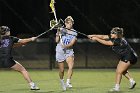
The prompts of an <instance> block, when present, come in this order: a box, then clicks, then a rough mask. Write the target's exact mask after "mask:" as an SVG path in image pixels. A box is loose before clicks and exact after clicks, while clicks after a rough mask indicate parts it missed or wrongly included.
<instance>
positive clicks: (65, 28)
mask: <svg viewBox="0 0 140 93" xmlns="http://www.w3.org/2000/svg"><path fill="white" fill-rule="evenodd" d="M65 29H67V30H70V31H73V32H76V33H78V34H81V35H83V36H86V37H87V35H86V34H85V33H82V32H79V31H75V30H72V29H68V28H65Z"/></svg>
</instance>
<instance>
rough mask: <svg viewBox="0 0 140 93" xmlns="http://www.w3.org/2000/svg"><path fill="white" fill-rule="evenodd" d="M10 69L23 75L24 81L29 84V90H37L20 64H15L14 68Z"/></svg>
mask: <svg viewBox="0 0 140 93" xmlns="http://www.w3.org/2000/svg"><path fill="white" fill-rule="evenodd" d="M11 68H12V69H13V70H16V71H18V72H20V73H21V74H22V75H23V77H24V78H25V80H26V81H27V82H28V83H29V85H30V87H31V90H39V88H38V87H37V86H36V85H35V83H34V82H32V80H31V78H30V76H29V73H28V72H27V70H26V69H25V68H24V67H23V66H22V65H21V64H20V63H18V62H16V64H15V65H14V66H12V67H11Z"/></svg>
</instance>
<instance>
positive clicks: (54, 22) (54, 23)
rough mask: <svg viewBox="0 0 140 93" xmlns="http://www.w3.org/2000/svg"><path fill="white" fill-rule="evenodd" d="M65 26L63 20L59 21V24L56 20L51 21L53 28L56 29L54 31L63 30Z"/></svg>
mask: <svg viewBox="0 0 140 93" xmlns="http://www.w3.org/2000/svg"><path fill="white" fill-rule="evenodd" d="M54 26H55V27H54ZM63 26H64V21H63V20H62V19H59V21H58V22H56V21H55V20H54V19H53V20H51V21H50V27H51V28H52V27H54V29H57V28H61V27H63Z"/></svg>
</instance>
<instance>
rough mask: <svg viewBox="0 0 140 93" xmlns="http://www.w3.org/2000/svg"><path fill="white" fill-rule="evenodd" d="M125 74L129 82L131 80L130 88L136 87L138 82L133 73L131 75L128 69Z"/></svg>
mask: <svg viewBox="0 0 140 93" xmlns="http://www.w3.org/2000/svg"><path fill="white" fill-rule="evenodd" d="M123 75H124V76H125V77H126V78H127V79H128V80H129V82H130V87H129V88H130V89H133V88H135V86H136V82H135V81H134V79H133V78H132V77H131V75H130V73H129V72H128V71H125V72H124V73H123Z"/></svg>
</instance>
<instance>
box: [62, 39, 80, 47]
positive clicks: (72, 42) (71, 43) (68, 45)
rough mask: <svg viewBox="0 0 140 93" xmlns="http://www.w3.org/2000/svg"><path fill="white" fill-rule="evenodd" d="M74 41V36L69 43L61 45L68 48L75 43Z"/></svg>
mask: <svg viewBox="0 0 140 93" xmlns="http://www.w3.org/2000/svg"><path fill="white" fill-rule="evenodd" d="M76 41H77V38H74V39H72V41H71V42H70V43H69V44H67V45H63V47H64V48H70V47H72V46H73V45H74V44H75V43H76Z"/></svg>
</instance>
